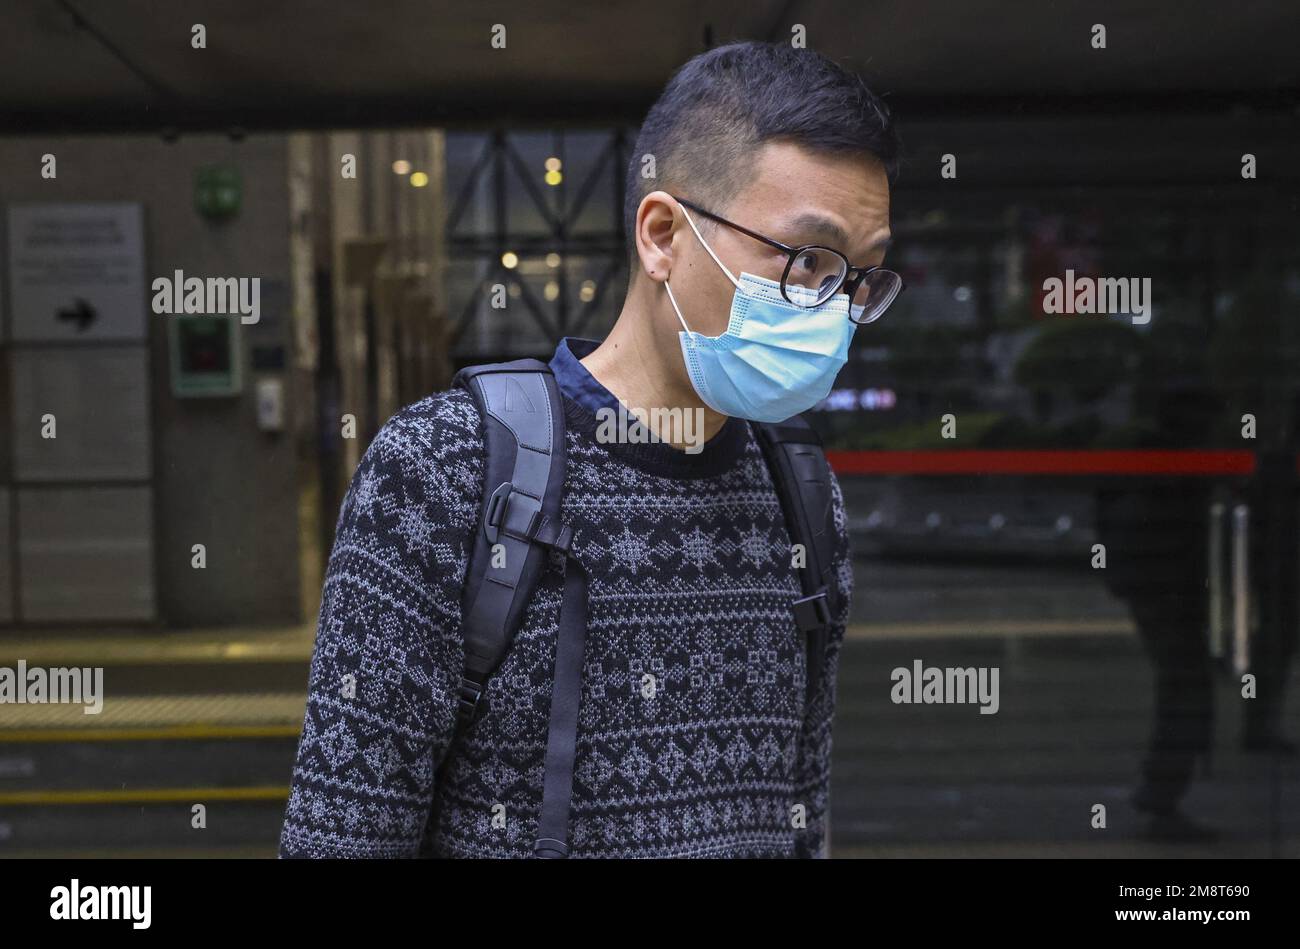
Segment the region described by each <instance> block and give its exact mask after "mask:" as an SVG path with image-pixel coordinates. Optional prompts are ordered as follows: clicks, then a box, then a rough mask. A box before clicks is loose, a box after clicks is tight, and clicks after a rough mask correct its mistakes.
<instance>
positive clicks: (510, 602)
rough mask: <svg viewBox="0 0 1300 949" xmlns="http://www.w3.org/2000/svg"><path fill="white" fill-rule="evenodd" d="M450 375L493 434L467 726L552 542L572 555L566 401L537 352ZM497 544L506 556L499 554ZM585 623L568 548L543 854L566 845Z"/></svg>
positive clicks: (463, 690) (468, 630) (474, 594)
mask: <svg viewBox="0 0 1300 949" xmlns="http://www.w3.org/2000/svg"><path fill="white" fill-rule="evenodd" d="M453 384H454V385H459V386H462V387H464V388H465V389H468V390H469V392H470V393H471V394H472V395H473V396H474V399H475V401H476V402H477V403H478V406H479V412H480V414H481V415H482V416H483V420H484V426H485V437H486V440H485V444H484V452H485V457H486V460H485V461H484V466H483V468H484V472H483V484H484V491H483V497H484V504H483V514H482V521H481V527H482V530H480V531H478V532H477V534H476V536H475V541H474V550H473V553H472V555H471V558H470V567H469V571H468V573H467V578H466V586H465V596H464V601H463V602H464V607H463V628H464V633H465V670H464V673H463V674H462V677H461V684H460V706H459V709H458V715H457V728H458V730H459V731H462V732H463V731H464V729H465V728H467V727H468V725H469V723H470V722H471V721H472V720H473V717H474V712H475V710H476V709H477V707H478V702H479V699H480V698H481V696H482V695H483V691H484V689H485V688H486V687H487V680H488V677H489V676H491V675H492V673H493V672H495V671H496V669H497V667H498V666H499V665H500V664H501V660H502V659H503V658H504V657H505V654H506V652H507V650H508V649H509V648H510V643H511V642H512V640H513V639H514V634H515V632H516V631H517V630H518V628H519V624H520V622H522V620H523V614H524V610H525V608H526V607H527V605H528V600H529V597H530V596H531V595H532V593H533V590H534V589H535V588H536V586H537V581H538V578H539V576H540V574H541V570H542V567H543V560H544V558H545V556H546V555H547V551H548V550H558V551H560V552H561V553H564V554H566V555H567V554H568V552H569V545H570V543H571V541H572V533H571V531H570V530H569V528H567V527H564V526H563V525H562V524H561V522H560V500H561V495H562V493H563V489H564V409H563V404H562V402H561V399H560V393H559V389H558V387H557V386H556V384H555V377H554V376H553V375H552V373H551V370H550V368H549V367H548V366H547V365H546V364H545V363H542V362H539V361H537V360H535V359H519V360H515V361H514V362H508V363H499V364H495V365H488V366H474V367H471V368H467V369H462V370H461V371H460V372H458V373H457V374H456V378H455V379H454V380H453ZM498 544H499V545H501V546H502V547H503V548H504V554H505V556H504V558H500V557H498V558H494V557H493V550H492V548H493V547H494V546H495V545H498ZM495 562H501V563H502V565H501V566H499V567H498V566H495V565H494V563H495ZM586 632H587V577H586V574H585V573H584V572H583V570H582V568H581V567H580V565H579V564H578V563H577V562H576V561H573V560H572V558H568V557H566V563H565V580H564V596H563V599H562V601H561V604H560V618H559V631H558V637H557V641H556V646H555V676H554V679H553V680H552V685H551V711H550V724H549V728H548V732H547V741H546V763H545V774H544V778H543V786H542V809H541V813H540V815H539V819H538V828H537V841H536V844H535V846H534V852H535V853H536V854H537V856H539V857H567V856H568V854H569V845H568V835H569V812H570V810H571V806H572V799H573V767H574V759H575V758H576V756H577V733H578V707H579V704H580V702H581V699H582V656H583V650H584V647H585V644H586Z"/></svg>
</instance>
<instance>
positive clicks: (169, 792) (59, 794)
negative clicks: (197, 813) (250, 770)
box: [0, 784, 289, 807]
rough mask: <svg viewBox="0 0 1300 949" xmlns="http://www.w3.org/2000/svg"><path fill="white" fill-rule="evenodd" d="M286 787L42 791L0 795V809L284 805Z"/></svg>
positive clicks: (4, 792) (287, 795)
mask: <svg viewBox="0 0 1300 949" xmlns="http://www.w3.org/2000/svg"><path fill="white" fill-rule="evenodd" d="M288 797H289V788H288V786H287V785H286V786H281V785H278V784H271V785H263V786H261V787H247V788H144V789H136V790H130V789H123V790H115V791H109V790H100V789H96V788H90V789H84V790H59V789H45V790H37V791H0V806H10V807H13V806H15V805H21V804H41V805H45V804H176V803H185V804H191V803H195V804H203V803H207V802H208V801H284V800H287V799H288Z"/></svg>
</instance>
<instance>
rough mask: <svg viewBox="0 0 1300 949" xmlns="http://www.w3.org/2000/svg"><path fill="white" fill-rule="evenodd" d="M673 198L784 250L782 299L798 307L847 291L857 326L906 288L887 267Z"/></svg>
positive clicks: (876, 314)
mask: <svg viewBox="0 0 1300 949" xmlns="http://www.w3.org/2000/svg"><path fill="white" fill-rule="evenodd" d="M669 197H671V198H672V199H673V200H674V201H676V202H677V203H678V204H682V205H685V206H686V207H688V208H690V209H691V210H692V211H695V212H696V213H698V214H702V215H704V216H705V217H707V218H711V219H712V220H714V221H717V222H718V223H719V224H725V225H727V227H730V228H732V229H734V230H737V231H739V232H740V233H742V234H744V235H746V236H747V237H752V238H753V239H754V240H756V241H762V242H763V243H764V244H767V245H768V246H769V247H775V248H777V249H778V250H781V251H784V252H785V253H786V255H787V260H786V263H785V269H784V270H783V271H782V272H781V296H783V297H785V299H786V301H787V302H789V303H792V304H794V305H795V306H799V307H805V308H811V307H815V306H821V305H822V304H823V303H825V302H826V301H827V300H829V299H830V298H831V297H833V296H835V294H837V293H839V292H840V291H841V290H843V291H844V292H845V293H846V294H848V297H849V319H850V320H852V321H853V322H854V323H871V322H874V321H875V320H877V319H879V318H880V315H881V314H882V313H884V312H885V310H887V309H888V308H889V305H890V304H891V303H893V302H894V298H895V297H897V296H898V294H899V293H901V292H902V291H903V289H904V287H905V284H904V283H903V278H902V277H900V276H899V275H898V274H896V273H894V271H892V270H886V269H885V268H884V267H855V266H853V265H852V264H850V263H849V259H848V258H847V257H845V256H844V255H843V254H842V253H840V252H839V251H838V250H836V249H835V248H833V247H826V246H824V245H822V244H801V245H800V246H798V247H791V246H790V245H789V244H783V243H781V242H780V241H777V240H773V239H772V238H770V237H765V236H764V235H762V234H759V233H758V232H757V231H751V230H750V229H749V228H747V227H742V226H741V225H739V224H737V223H735V222H734V221H728V220H727V219H726V218H724V217H722V216H721V215H718V214H714V213H713V212H712V211H707V210H705V209H704V208H702V207H700V206H699V205H698V204H695V203H694V202H692V201H687V200H686V199H684V198H679V197H677V195H675V194H674V195H669ZM705 246H706V247H707V246H708V245H705ZM718 262H719V263H721V261H718Z"/></svg>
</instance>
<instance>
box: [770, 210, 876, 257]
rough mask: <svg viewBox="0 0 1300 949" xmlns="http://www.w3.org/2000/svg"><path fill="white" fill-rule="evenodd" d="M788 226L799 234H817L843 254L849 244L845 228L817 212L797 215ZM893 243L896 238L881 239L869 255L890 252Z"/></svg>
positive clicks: (872, 247) (788, 222) (790, 220)
mask: <svg viewBox="0 0 1300 949" xmlns="http://www.w3.org/2000/svg"><path fill="white" fill-rule="evenodd" d="M786 226H788V227H789V228H790V229H791V230H792V231H794V232H795V233H797V234H815V235H817V236H818V237H820V238H823V239H825V241H826V243H827V244H829V245H830V246H831V247H834V248H835V249H836V250H839V251H841V252H843V248H844V245H845V244H847V243H848V242H849V236H848V235H847V234H845V233H844V230H843V228H841V227H840V226H839V225H838V224H836V223H835V222H834V221H832V220H831V219H830V218H828V217H823V216H822V215H820V214H817V213H816V212H815V211H805V212H804V213H802V214H798V215H795V216H794V217H792V218H790V219H789V220H788V221H787V222H786ZM893 243H894V238H893V236H892V235H890V236H887V237H884V238H881V239H880V240H878V241H876V242H874V243H873V244H872V245H871V246H870V247H868V248H867V253H872V252H873V251H878V250H888V249H889V247H890V245H891V244H893Z"/></svg>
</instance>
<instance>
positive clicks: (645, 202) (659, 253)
mask: <svg viewBox="0 0 1300 949" xmlns="http://www.w3.org/2000/svg"><path fill="white" fill-rule="evenodd" d="M676 207H677V202H676V201H674V200H673V199H672V196H671V195H669V194H668V193H667V192H665V191H651V192H650V193H649V194H648V195H646V196H645V197H644V198H642V199H641V204H640V205H638V206H637V209H636V227H635V232H634V237H635V239H636V252H637V257H638V258H640V261H641V270H642V271H643V272H644V273H645V274H646V276H648V277H649V278H650V279H651V280H656V281H663V280H666V279H667V278H668V273H669V271H670V270H671V269H672V264H673V230H674V223H675V220H676Z"/></svg>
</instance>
